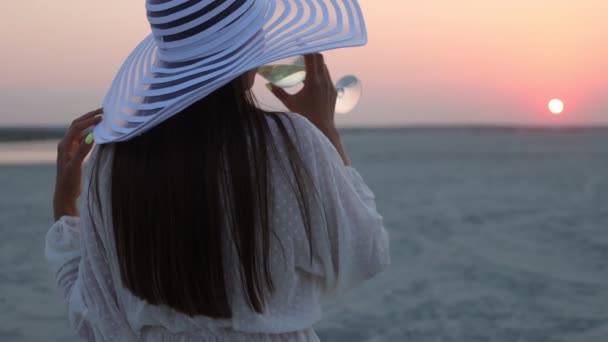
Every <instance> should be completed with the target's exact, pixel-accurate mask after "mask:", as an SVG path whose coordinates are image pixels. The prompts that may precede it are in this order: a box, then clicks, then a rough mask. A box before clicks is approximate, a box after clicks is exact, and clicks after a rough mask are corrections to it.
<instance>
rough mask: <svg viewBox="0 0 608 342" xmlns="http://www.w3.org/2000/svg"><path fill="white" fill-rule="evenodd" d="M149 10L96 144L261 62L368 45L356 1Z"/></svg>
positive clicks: (203, 3)
mask: <svg viewBox="0 0 608 342" xmlns="http://www.w3.org/2000/svg"><path fill="white" fill-rule="evenodd" d="M146 9H147V17H148V21H149V22H150V26H151V28H152V34H151V35H149V36H148V37H146V38H145V39H144V40H143V41H142V42H141V43H140V44H139V45H138V46H137V47H136V48H135V50H134V51H133V52H132V53H131V54H130V55H129V57H128V58H127V60H126V61H125V62H124V64H123V65H122V67H121V68H120V70H119V71H118V74H117V75H116V78H115V79H114V81H113V83H112V85H111V87H110V89H109V91H108V93H107V95H106V97H105V99H104V101H103V109H104V114H103V120H102V121H101V123H99V124H98V125H97V126H96V127H95V129H94V137H95V141H96V142H97V143H99V144H103V143H109V142H118V141H125V140H128V139H130V138H133V137H135V136H137V135H140V134H142V133H144V132H145V131H147V130H149V129H151V128H152V127H154V126H156V125H158V124H159V123H161V122H163V121H164V120H166V119H168V118H170V117H171V116H173V115H175V114H177V113H179V112H180V111H182V110H184V109H185V108H187V107H188V106H190V105H192V104H193V103H195V102H197V101H198V100H200V99H202V98H203V97H205V96H207V95H208V94H210V93H211V92H213V91H214V90H216V89H218V88H220V87H222V86H223V85H225V84H227V83H228V82H230V81H231V80H233V79H235V78H236V77H238V76H240V75H241V74H243V73H245V72H247V71H249V70H251V69H254V68H256V67H258V66H261V65H264V64H268V63H270V62H273V61H277V60H280V59H284V58H287V57H293V56H297V55H303V54H308V53H314V52H320V51H325V50H331V49H337V48H344V47H350V46H359V45H364V44H365V43H366V42H367V33H366V29H365V22H364V20H363V15H362V13H361V8H360V7H359V4H358V3H357V1H356V0H216V1H214V0H165V1H163V0H147V2H146ZM201 115H204V113H201Z"/></svg>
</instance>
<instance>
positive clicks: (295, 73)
mask: <svg viewBox="0 0 608 342" xmlns="http://www.w3.org/2000/svg"><path fill="white" fill-rule="evenodd" d="M257 71H258V74H259V75H260V76H262V77H263V78H265V79H266V80H267V81H268V82H270V83H272V84H274V85H275V86H277V87H281V88H291V87H295V86H297V85H298V84H300V83H302V82H304V80H305V79H306V66H305V64H304V57H303V56H297V57H291V58H286V59H282V60H280V61H277V62H274V63H272V64H267V65H263V66H261V67H259V68H258V70H257ZM336 91H337V92H338V97H337V99H336V113H340V114H346V113H349V112H350V111H352V110H353V108H355V106H357V104H358V103H359V99H360V98H361V91H362V87H361V81H360V80H359V79H358V78H357V77H355V76H353V75H348V76H344V77H342V78H341V79H339V80H338V82H336Z"/></svg>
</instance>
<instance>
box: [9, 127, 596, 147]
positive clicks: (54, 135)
mask: <svg viewBox="0 0 608 342" xmlns="http://www.w3.org/2000/svg"><path fill="white" fill-rule="evenodd" d="M339 129H340V130H341V131H343V132H345V133H346V132H352V133H364V132H374V131H386V132H395V133H398V132H437V131H452V132H455V131H462V132H503V133H509V132H538V131H541V132H573V133H574V132H581V131H603V130H608V125H605V126H604V125H602V126H585V125H580V126H577V125H567V126H566V125H564V126H549V125H499V124H466V125H465V124H454V125H439V124H438V125H433V124H420V125H418V124H412V125H401V126H380V125H378V126H341V127H339ZM64 133H65V128H64V127H48V126H47V127H36V126H6V127H1V126H0V143H3V142H23V141H40V140H58V139H60V138H61V137H63V135H64Z"/></svg>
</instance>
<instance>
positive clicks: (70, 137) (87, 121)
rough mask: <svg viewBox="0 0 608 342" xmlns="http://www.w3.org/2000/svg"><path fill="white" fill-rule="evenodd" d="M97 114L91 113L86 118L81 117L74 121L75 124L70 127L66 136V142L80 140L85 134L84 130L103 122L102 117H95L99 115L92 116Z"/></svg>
mask: <svg viewBox="0 0 608 342" xmlns="http://www.w3.org/2000/svg"><path fill="white" fill-rule="evenodd" d="M92 113H95V111H94V112H91V113H88V114H85V115H84V116H82V117H80V118H79V119H77V120H74V122H72V125H71V126H70V128H69V129H68V131H67V133H66V136H65V140H66V141H67V142H72V141H74V140H75V139H77V138H80V137H81V136H82V134H83V133H84V130H85V129H87V128H89V127H91V126H93V125H96V124H98V123H99V122H100V121H101V117H99V116H95V115H98V114H99V113H97V114H92Z"/></svg>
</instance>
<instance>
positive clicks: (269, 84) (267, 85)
mask: <svg viewBox="0 0 608 342" xmlns="http://www.w3.org/2000/svg"><path fill="white" fill-rule="evenodd" d="M266 89H268V90H269V91H272V83H266Z"/></svg>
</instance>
